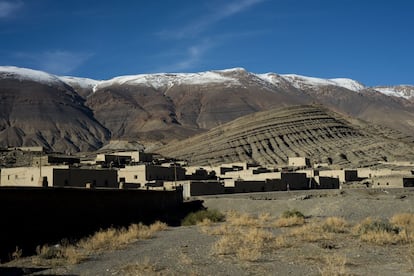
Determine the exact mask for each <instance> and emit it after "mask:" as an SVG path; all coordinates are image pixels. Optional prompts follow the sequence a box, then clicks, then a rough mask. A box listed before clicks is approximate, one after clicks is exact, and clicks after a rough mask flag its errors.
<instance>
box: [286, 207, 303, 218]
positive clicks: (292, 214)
mask: <svg viewBox="0 0 414 276" xmlns="http://www.w3.org/2000/svg"><path fill="white" fill-rule="evenodd" d="M292 217H298V218H305V215H304V214H302V213H301V212H300V211H298V210H296V209H293V210H286V211H284V212H283V214H282V218H292Z"/></svg>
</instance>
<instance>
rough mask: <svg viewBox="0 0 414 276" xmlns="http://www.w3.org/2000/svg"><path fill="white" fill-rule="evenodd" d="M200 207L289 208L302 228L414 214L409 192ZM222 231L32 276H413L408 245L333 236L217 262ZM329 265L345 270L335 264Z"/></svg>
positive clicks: (293, 195)
mask: <svg viewBox="0 0 414 276" xmlns="http://www.w3.org/2000/svg"><path fill="white" fill-rule="evenodd" d="M200 199H202V200H204V205H205V206H206V207H208V208H210V209H218V210H220V211H222V212H226V211H229V210H236V211H237V212H239V213H241V214H243V213H247V214H251V215H259V214H262V213H269V214H270V216H271V217H273V218H278V217H279V216H280V215H281V213H282V212H283V211H285V210H289V209H293V208H295V209H297V210H299V211H301V212H302V213H303V214H305V215H306V223H312V222H315V221H320V220H323V219H325V218H327V217H331V216H337V217H342V218H344V219H345V220H346V221H348V222H349V223H350V224H355V223H357V222H359V221H361V220H362V219H364V218H366V217H377V218H390V217H391V216H392V215H394V214H396V213H406V212H410V213H414V189H392V190H391V189H390V190H371V189H360V190H359V189H358V190H356V189H355V190H344V191H338V190H329V191H327V190H325V191H321V190H320V191H300V192H272V193H255V194H239V195H221V196H205V197H200ZM226 223H227V222H224V223H219V224H214V225H212V226H200V225H197V226H187V227H184V226H183V227H174V228H173V227H170V228H168V229H167V230H165V231H163V232H159V233H157V234H156V237H154V238H153V239H150V240H143V241H138V242H136V243H134V244H130V245H128V246H127V247H126V248H124V249H122V250H115V251H109V252H102V253H100V254H97V255H93V256H91V257H90V258H89V259H88V260H86V261H84V262H82V263H80V264H77V265H66V266H60V267H59V266H56V267H53V268H46V267H45V268H44V269H45V270H42V271H38V272H35V273H33V275H36V273H37V274H42V275H45V274H46V275H56V274H58V275H128V274H129V275H321V274H322V275H330V274H332V273H335V272H337V273H338V274H339V273H342V274H343V275H413V274H414V250H413V248H414V246H413V245H410V244H390V245H374V244H370V243H367V242H363V241H360V240H359V239H358V238H357V237H353V236H352V235H351V234H335V235H334V236H333V238H330V239H319V240H316V241H306V242H303V241H299V240H295V238H293V239H292V240H291V242H290V245H289V246H286V247H283V246H282V247H280V248H276V249H275V248H273V249H266V250H264V251H263V252H262V254H261V255H260V257H259V258H257V259H255V260H252V261H248V260H241V259H240V258H238V257H237V256H235V255H234V254H225V255H223V254H218V253H217V251H216V250H214V244H215V243H216V242H217V241H218V240H219V239H220V236H219V235H212V234H211V233H212V232H213V230H214V229H215V228H217V227H220V225H224V224H226ZM269 229H270V228H269ZM269 229H267V230H269ZM269 231H271V232H272V233H273V234H274V235H286V233H288V232H287V231H289V229H281V228H274V229H273V228H272V229H270V230H269ZM335 257H338V258H340V259H341V260H342V261H343V263H344V264H343V265H342V266H341V265H338V263H336V264H335V261H334V258H335ZM331 263H333V264H331ZM330 264H331V267H330ZM6 267H9V268H11V267H14V268H17V267H20V268H21V267H30V268H36V266H35V265H33V263H32V262H31V259H30V258H23V259H20V260H18V261H14V262H10V263H8V264H3V265H2V267H0V272H1V271H6V270H5V269H6ZM37 268H39V267H37ZM1 269H3V270H1ZM27 271H30V270H27ZM0 274H1V273H0ZM342 274H341V275H342ZM15 275H17V274H15Z"/></svg>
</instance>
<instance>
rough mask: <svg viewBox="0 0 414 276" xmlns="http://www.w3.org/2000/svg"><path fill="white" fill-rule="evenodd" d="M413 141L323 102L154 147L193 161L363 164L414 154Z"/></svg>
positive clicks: (241, 120)
mask: <svg viewBox="0 0 414 276" xmlns="http://www.w3.org/2000/svg"><path fill="white" fill-rule="evenodd" d="M412 146H413V143H412V142H409V141H407V140H405V141H404V137H403V136H399V135H398V132H389V130H388V129H387V128H382V127H378V126H377V127H374V126H370V125H367V124H366V123H365V122H363V121H359V120H355V119H351V121H349V120H348V119H347V118H346V117H344V116H342V115H340V114H338V113H335V112H332V111H329V110H328V109H326V108H323V107H321V106H293V107H287V108H281V109H273V110H269V111H263V112H257V113H254V114H251V115H247V116H244V117H241V118H238V119H236V120H234V121H231V122H229V123H227V124H224V125H221V126H219V127H216V128H213V129H212V130H210V131H208V132H206V133H203V134H201V135H198V136H194V137H191V138H189V139H186V140H183V141H180V142H176V143H170V144H168V145H167V146H165V147H162V148H160V149H159V150H158V152H159V153H160V154H162V155H164V156H169V157H175V158H179V159H185V160H187V161H189V163H191V164H199V165H206V164H219V163H230V162H239V161H247V162H252V163H259V164H282V165H283V164H286V163H287V159H288V157H294V156H306V157H311V158H312V160H313V161H314V162H326V163H329V164H334V165H339V166H346V165H351V164H352V165H356V166H364V165H369V164H372V163H375V162H378V161H385V160H394V159H398V160H401V159H406V158H408V159H409V158H413V157H414V149H413V148H412Z"/></svg>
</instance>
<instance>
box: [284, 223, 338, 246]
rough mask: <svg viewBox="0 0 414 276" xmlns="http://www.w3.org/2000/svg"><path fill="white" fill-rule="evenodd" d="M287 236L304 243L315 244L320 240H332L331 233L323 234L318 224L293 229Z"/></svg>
mask: <svg viewBox="0 0 414 276" xmlns="http://www.w3.org/2000/svg"><path fill="white" fill-rule="evenodd" d="M288 236H291V237H295V238H299V239H300V240H302V241H306V242H317V241H321V240H331V239H333V235H332V233H327V232H324V231H323V229H322V227H321V225H320V224H318V223H308V224H305V225H303V226H301V227H298V228H293V229H291V230H290V232H289V233H288Z"/></svg>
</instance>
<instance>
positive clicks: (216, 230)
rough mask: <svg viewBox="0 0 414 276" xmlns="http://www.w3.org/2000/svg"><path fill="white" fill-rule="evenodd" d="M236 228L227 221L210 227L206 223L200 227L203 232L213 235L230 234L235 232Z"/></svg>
mask: <svg viewBox="0 0 414 276" xmlns="http://www.w3.org/2000/svg"><path fill="white" fill-rule="evenodd" d="M235 229H236V227H235V226H231V225H229V224H226V223H224V224H221V225H219V226H217V227H209V226H205V225H202V227H200V231H201V232H202V233H204V234H207V235H212V236H218V235H230V234H232V233H234V231H235Z"/></svg>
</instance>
